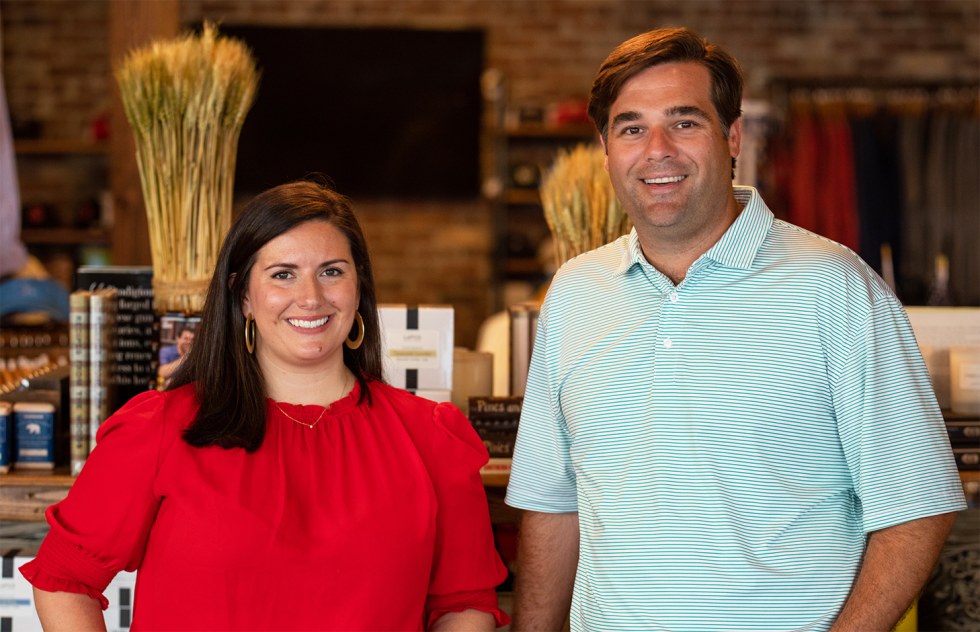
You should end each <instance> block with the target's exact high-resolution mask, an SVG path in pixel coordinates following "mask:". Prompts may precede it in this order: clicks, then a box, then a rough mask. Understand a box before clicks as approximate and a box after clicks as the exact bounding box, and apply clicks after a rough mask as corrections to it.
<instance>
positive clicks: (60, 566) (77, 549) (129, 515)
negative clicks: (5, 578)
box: [20, 391, 176, 610]
mask: <svg viewBox="0 0 980 632" xmlns="http://www.w3.org/2000/svg"><path fill="white" fill-rule="evenodd" d="M166 398H167V395H165V394H163V393H158V392H156V391H150V392H147V393H143V394H140V395H138V396H136V397H134V398H133V399H132V400H130V401H129V403H127V404H126V405H125V406H124V407H123V408H121V409H120V410H119V411H118V412H117V413H116V414H114V415H112V416H111V417H110V418H109V419H107V420H106V421H105V422H104V423H103V424H102V427H101V428H100V429H99V432H98V435H97V438H96V440H97V443H96V447H95V449H94V450H93V451H92V453H91V454H90V455H89V458H88V459H87V460H86V462H85V466H84V467H83V468H82V472H81V473H80V474H79V476H78V478H77V479H76V480H75V483H74V484H73V485H72V488H71V491H70V492H69V493H68V496H67V498H65V500H63V501H61V502H60V503H58V504H56V505H52V506H51V507H49V508H48V510H47V512H46V513H45V516H46V518H47V521H48V524H49V525H51V529H50V531H49V532H48V535H47V536H46V537H45V539H44V542H43V543H42V544H41V548H40V550H39V551H38V555H37V557H36V558H35V559H34V560H33V561H31V562H28V563H27V564H25V565H24V566H22V567H21V569H20V570H21V573H23V575H24V577H25V578H26V579H27V580H28V581H29V582H30V583H31V584H33V585H34V586H36V587H37V588H40V589H41V590H46V591H50V592H56V591H63V592H73V593H80V594H88V595H89V596H91V597H92V598H94V599H98V600H99V601H100V602H101V603H102V608H103V610H104V609H106V608H107V607H108V604H109V602H108V600H107V599H106V598H105V596H104V595H103V594H102V593H103V591H104V590H105V588H106V586H108V584H109V582H110V581H112V578H113V577H115V575H116V573H118V572H119V571H121V570H126V571H134V570H136V569H137V568H138V567H139V565H140V562H141V561H142V559H143V552H144V550H145V547H146V540H147V537H148V535H149V531H150V527H151V526H152V524H153V521H154V519H155V518H156V515H157V510H158V508H159V505H160V499H159V498H157V497H156V496H155V495H154V493H153V484H154V480H155V478H156V473H157V468H158V465H159V461H160V458H161V451H162V450H161V448H162V447H163V445H164V443H165V435H166V434H167V433H165V428H166V423H165V419H164V417H165V401H166ZM170 434H171V435H172V436H171V437H169V439H170V441H172V440H173V439H174V437H175V436H176V432H171V433H170Z"/></svg>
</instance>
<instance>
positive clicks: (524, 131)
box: [505, 123, 596, 142]
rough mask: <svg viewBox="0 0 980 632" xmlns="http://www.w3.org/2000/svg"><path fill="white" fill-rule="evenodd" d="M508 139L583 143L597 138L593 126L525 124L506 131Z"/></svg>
mask: <svg viewBox="0 0 980 632" xmlns="http://www.w3.org/2000/svg"><path fill="white" fill-rule="evenodd" d="M505 133H506V135H507V137H508V138H543V139H556V138H565V139H571V140H575V139H580V140H582V141H583V142H585V141H588V140H590V139H591V138H593V137H594V136H596V129H595V127H593V126H592V125H591V124H578V123H576V124H574V125H562V126H561V127H550V126H547V125H533V124H527V123H525V124H523V125H520V126H517V127H508V128H507V130H506V132H505Z"/></svg>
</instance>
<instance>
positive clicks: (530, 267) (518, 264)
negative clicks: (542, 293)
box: [503, 257, 544, 274]
mask: <svg viewBox="0 0 980 632" xmlns="http://www.w3.org/2000/svg"><path fill="white" fill-rule="evenodd" d="M503 267H504V272H506V273H507V274H541V273H542V272H544V270H543V269H542V267H541V262H540V261H538V260H537V259H535V258H533V257H525V258H510V259H506V260H504V266H503Z"/></svg>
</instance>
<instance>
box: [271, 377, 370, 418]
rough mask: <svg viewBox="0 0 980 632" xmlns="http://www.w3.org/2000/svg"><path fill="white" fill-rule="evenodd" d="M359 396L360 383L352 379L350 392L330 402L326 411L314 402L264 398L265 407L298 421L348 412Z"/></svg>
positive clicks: (355, 404) (356, 402) (354, 405)
mask: <svg viewBox="0 0 980 632" xmlns="http://www.w3.org/2000/svg"><path fill="white" fill-rule="evenodd" d="M360 397H361V383H360V382H358V381H357V380H354V388H352V389H351V390H350V393H348V394H347V395H345V396H343V397H341V398H340V399H338V400H337V401H335V402H333V403H332V404H330V406H329V407H328V408H327V411H326V412H324V411H323V406H317V405H315V404H310V405H306V406H304V405H301V404H290V403H288V402H277V401H275V400H274V399H272V398H271V397H266V398H265V400H266V403H267V406H266V407H267V408H268V409H269V410H270V411H272V413H273V414H275V415H277V416H279V417H284V418H288V417H289V416H292V417H295V418H296V419H298V420H300V421H312V420H314V419H316V418H318V417H319V418H322V419H326V418H327V417H335V416H337V415H342V414H344V413H347V412H350V411H351V410H353V409H354V408H355V407H356V406H357V404H358V402H359V400H360ZM284 413H285V414H284ZM321 415H322V417H321Z"/></svg>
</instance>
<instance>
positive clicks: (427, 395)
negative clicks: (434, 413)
mask: <svg viewBox="0 0 980 632" xmlns="http://www.w3.org/2000/svg"><path fill="white" fill-rule="evenodd" d="M408 392H409V393H411V394H412V395H418V396H419V397H421V398H423V399H428V400H430V401H433V402H435V403H437V404H439V403H441V402H451V401H452V400H453V392H452V391H446V390H441V391H408Z"/></svg>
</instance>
